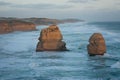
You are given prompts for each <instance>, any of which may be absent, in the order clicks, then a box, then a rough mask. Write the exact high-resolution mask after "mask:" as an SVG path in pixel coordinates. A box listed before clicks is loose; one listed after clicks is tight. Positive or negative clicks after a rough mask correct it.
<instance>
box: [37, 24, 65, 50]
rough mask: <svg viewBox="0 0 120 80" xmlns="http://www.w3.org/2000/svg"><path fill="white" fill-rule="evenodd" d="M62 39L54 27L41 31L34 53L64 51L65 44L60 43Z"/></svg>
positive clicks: (57, 29)
mask: <svg viewBox="0 0 120 80" xmlns="http://www.w3.org/2000/svg"><path fill="white" fill-rule="evenodd" d="M62 39H63V37H62V34H61V32H60V30H59V28H58V27H57V26H56V25H51V26H49V27H48V28H45V29H43V30H41V33H40V37H39V42H38V44H37V48H36V51H65V50H67V49H66V44H65V42H63V41H62Z"/></svg>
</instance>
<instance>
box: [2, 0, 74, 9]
mask: <svg viewBox="0 0 120 80" xmlns="http://www.w3.org/2000/svg"><path fill="white" fill-rule="evenodd" d="M0 6H8V7H11V8H29V9H66V8H71V7H72V5H68V4H50V3H36V4H19V3H17V4H15V3H10V2H4V1H0Z"/></svg>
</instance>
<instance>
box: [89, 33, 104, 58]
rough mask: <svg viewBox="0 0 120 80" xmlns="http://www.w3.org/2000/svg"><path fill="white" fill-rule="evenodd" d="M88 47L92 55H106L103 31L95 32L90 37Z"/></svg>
mask: <svg viewBox="0 0 120 80" xmlns="http://www.w3.org/2000/svg"><path fill="white" fill-rule="evenodd" d="M87 49H88V54H89V55H90V56H94V55H104V53H105V52H106V44H105V40H104V38H103V36H102V34H101V33H94V34H93V35H92V36H91V37H90V39H89V45H88V46H87Z"/></svg>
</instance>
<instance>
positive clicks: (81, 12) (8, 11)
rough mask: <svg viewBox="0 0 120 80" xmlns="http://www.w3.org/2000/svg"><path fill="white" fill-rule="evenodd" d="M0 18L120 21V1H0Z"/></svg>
mask: <svg viewBox="0 0 120 80" xmlns="http://www.w3.org/2000/svg"><path fill="white" fill-rule="evenodd" d="M0 17H20V18H28V17H38V18H53V19H65V18H77V19H82V20H86V21H120V0H0Z"/></svg>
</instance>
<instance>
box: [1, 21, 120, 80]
mask: <svg viewBox="0 0 120 80" xmlns="http://www.w3.org/2000/svg"><path fill="white" fill-rule="evenodd" d="M58 26H59V28H60V30H61V33H62V35H63V41H65V42H66V46H67V49H69V51H63V52H57V51H43V52H35V50H36V45H37V42H38V37H39V35H40V31H41V29H43V28H46V27H48V26H37V30H36V31H28V32H20V31H16V32H13V33H9V34H2V35H0V80H120V22H78V23H65V24H60V25H58ZM96 32H100V33H102V35H103V36H104V38H105V41H106V46H107V52H106V53H105V55H104V56H89V55H88V53H87V45H88V40H89V38H90V36H91V35H92V34H93V33H96Z"/></svg>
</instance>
